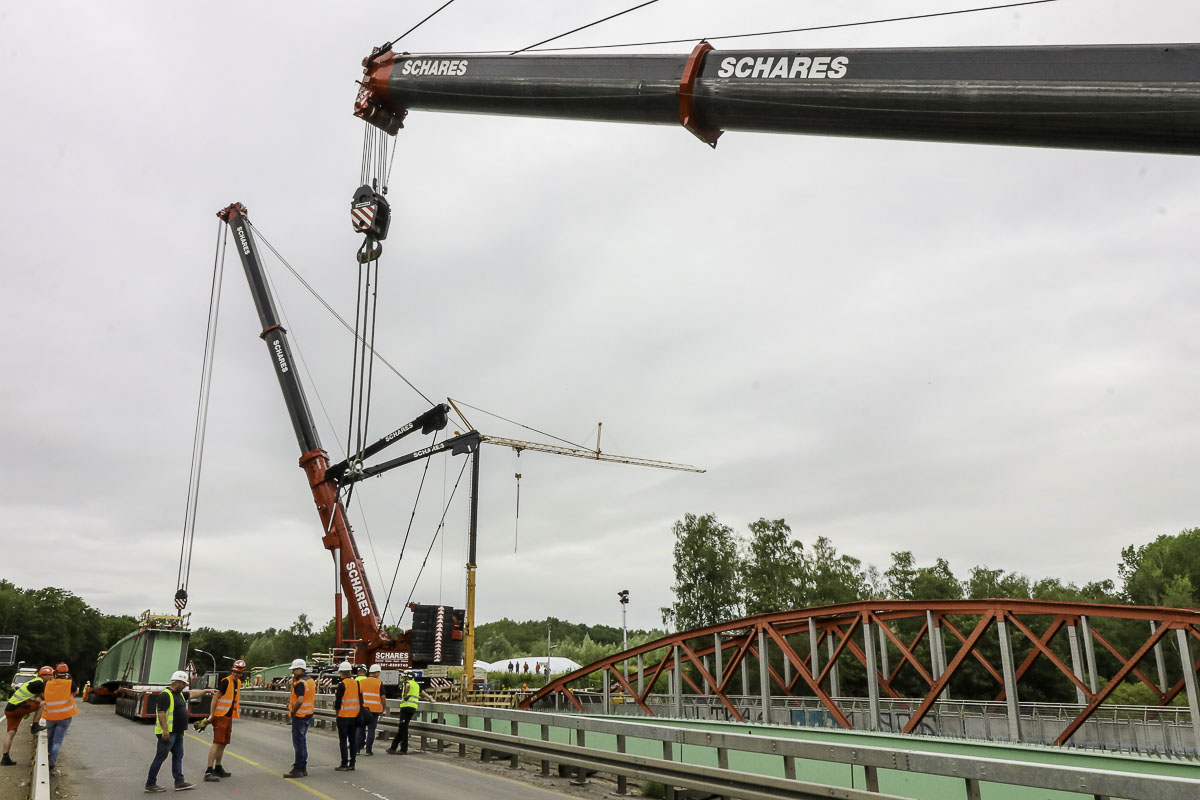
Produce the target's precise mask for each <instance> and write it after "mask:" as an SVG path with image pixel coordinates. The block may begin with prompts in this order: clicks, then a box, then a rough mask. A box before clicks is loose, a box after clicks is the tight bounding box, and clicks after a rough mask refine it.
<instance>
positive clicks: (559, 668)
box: [487, 656, 583, 674]
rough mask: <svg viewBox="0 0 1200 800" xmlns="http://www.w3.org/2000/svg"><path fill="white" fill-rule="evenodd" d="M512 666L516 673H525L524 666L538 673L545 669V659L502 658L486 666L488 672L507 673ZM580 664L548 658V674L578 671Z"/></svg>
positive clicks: (567, 659)
mask: <svg viewBox="0 0 1200 800" xmlns="http://www.w3.org/2000/svg"><path fill="white" fill-rule="evenodd" d="M509 664H512V665H513V669H514V670H515V671H516V672H521V673H523V672H525V665H526V664H528V665H529V671H530V672H539V671H541V670H543V669H545V666H546V657H545V656H541V657H540V658H539V657H538V656H521V657H519V658H504V659H501V660H500V661H493V662H492V663H491V664H488V668H487V670H488V672H508V671H509V670H508V665H509ZM581 666H583V665H582V664H577V663H575V662H574V661H572V660H571V659H569V658H559V657H558V656H551V657H550V672H551V674H555V673H559V672H571V671H572V670H577V669H579V668H580V667H581Z"/></svg>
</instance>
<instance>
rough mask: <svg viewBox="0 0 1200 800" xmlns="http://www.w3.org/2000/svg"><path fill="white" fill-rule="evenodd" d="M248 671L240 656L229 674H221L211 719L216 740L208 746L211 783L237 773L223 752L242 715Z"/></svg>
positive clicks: (207, 769)
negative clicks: (227, 767)
mask: <svg viewBox="0 0 1200 800" xmlns="http://www.w3.org/2000/svg"><path fill="white" fill-rule="evenodd" d="M245 671H246V662H245V661H242V660H241V659H240V658H239V659H238V660H237V661H235V662H233V667H232V668H231V669H230V672H229V674H228V675H226V676H225V677H224V678H221V682H220V683H218V684H217V691H216V694H214V695H213V699H212V708H211V709H209V712H208V720H209V722H210V723H212V729H213V743H212V747H210V748H209V749H208V766H207V767H205V769H204V780H205V781H206V782H208V783H214V782H217V781H220V780H221V778H232V777H233V775H232V774H231V773H229V772H226V771H225V768H224V767H222V766H221V756H222V755H223V754H224V753H225V745H227V744H229V740H230V737H231V736H232V735H233V721H234V720H235V719H240V718H241V716H242V714H241V706H240V704H239V703H238V701H239V700H240V699H241V696H242V673H244V672H245Z"/></svg>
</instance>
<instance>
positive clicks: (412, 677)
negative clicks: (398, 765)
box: [388, 670, 429, 756]
mask: <svg viewBox="0 0 1200 800" xmlns="http://www.w3.org/2000/svg"><path fill="white" fill-rule="evenodd" d="M400 685H401V686H402V687H403V688H402V690H401V693H400V727H399V730H397V731H396V738H395V739H393V740H392V746H391V747H389V748H388V753H389V754H391V755H396V753H397V750H396V748H397V747H398V748H400V750H399V753H400V755H402V756H406V755H408V723H409V721H410V720H411V719H412V718H413V716H414V715H415V714H416V713H417V701H418V700H420V699H421V697H422V694H423V693H422V692H421V684H419V683H417V676H416V673H414V672H412V671H411V670H410V671H408V672H405V673H403V676H402V678H401V681H400ZM424 697H425V699H426V700H428V699H429V695H424Z"/></svg>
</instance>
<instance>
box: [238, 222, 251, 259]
mask: <svg viewBox="0 0 1200 800" xmlns="http://www.w3.org/2000/svg"><path fill="white" fill-rule="evenodd" d="M237 232H238V241H239V242H241V243H242V252H243V253H245V254H246V255H250V242H248V241H246V229H245V228H243V227H242V226H241V225H239V226H238V229H237Z"/></svg>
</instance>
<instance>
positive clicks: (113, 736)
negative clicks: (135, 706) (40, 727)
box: [54, 703, 611, 800]
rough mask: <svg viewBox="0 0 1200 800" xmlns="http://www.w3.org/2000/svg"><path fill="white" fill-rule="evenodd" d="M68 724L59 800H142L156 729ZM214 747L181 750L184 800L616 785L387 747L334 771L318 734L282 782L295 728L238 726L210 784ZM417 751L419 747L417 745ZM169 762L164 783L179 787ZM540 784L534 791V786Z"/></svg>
mask: <svg viewBox="0 0 1200 800" xmlns="http://www.w3.org/2000/svg"><path fill="white" fill-rule="evenodd" d="M80 705H81V709H80V713H79V715H78V716H76V717H75V718H74V720H73V721H72V723H71V729H70V732H69V734H68V736H67V739H66V742H65V743H64V745H63V751H62V755H61V756H60V757H59V762H58V766H59V767H60V769H61V770H62V772H63V775H62V776H61V777H59V778H57V779H55V781H54V788H55V797H56V800H61V799H62V798H79V800H109V798H131V797H135V796H145V795H144V794H143V790H144V787H145V783H146V771H147V769H148V768H149V766H150V760H151V758H153V756H154V729H153V726H152V725H149V724H145V723H138V722H132V721H130V720H127V719H123V718H121V717H118V716H117V715H116V714H115V713H114V712H113V707H112V706H93V705H89V704H86V703H82V704H80ZM211 744H212V734H211V732H209V731H204V732H202V733H199V734H197V733H195V732H194V731H192V730H189V731H188V734H187V740H186V741H185V743H184V748H183V752H184V776H185V777H186V778H187V780H189V781H191V782H193V783H195V784H196V788H195V789H194V790H192V793H191V794H187V795H184V796H185V797H188V798H192V797H195V798H199V796H200V795H203V796H205V797H212V798H238V800H284V799H285V798H287V799H289V800H291V799H292V798H296V799H300V800H313V798H320V799H321V800H350V799H351V798H353V800H401V799H402V798H403V800H424V799H425V798H428V800H470V799H471V798H486V800H518V799H520V800H562V798H564V797H573V798H580V797H592V798H598V797H602V796H604V794H605V792H606V790H608V789H611V784H608V785H604V784H593V785H591V786H590V787H587V788H577V787H573V786H571V787H569V788H568V782H567V781H566V780H563V779H559V778H541V777H539V776H536V775H533V774H531V771H530V770H516V771H508V770H507V769H506V767H505V763H506V762H494V763H492V764H488V765H483V764H480V763H479V761H478V760H477V756H476V759H474V760H473V759H471V758H469V757H468V758H458V757H457V756H456V755H454V753H455V752H457V748H456V747H453V748H448V749H447V750H446V752H445V753H443V754H440V755H438V754H435V753H433V752H429V753H420V752H412V753H411V754H410V755H407V756H390V755H387V754H386V753H385V752H384V751H385V750H386V747H387V743H386V742H385V743H378V744H377V745H376V747H375V755H374V756H372V757H370V758H367V757H363V756H360V757H359V759H358V765H357V769H356V770H355V771H354V772H334V770H333V768H334V767H336V766H337V765H338V761H339V756H338V744H337V736H336V735H332V734H331V733H329V732H328V731H326V730H318V729H315V728H314V729H312V730H310V731H309V734H308V746H309V761H308V774H309V777H308V778H303V779H300V780H294V781H293V780H284V779H283V778H282V777H281V776H282V774H283V773H284V772H287V771H288V770H289V769H291V765H292V744H291V733H290V729H289V728H288V727H287V726H286V725H284V724H282V723H279V722H264V721H259V720H254V719H240V720H237V721H236V722H235V723H234V727H233V741H232V743H231V744H230V745H229V747H227V748H226V750H225V756H224V758H223V759H222V764H223V766H224V767H225V769H226V770H227V771H229V772H230V773H232V774H233V777H232V778H227V779H224V780H222V781H221V782H220V783H204V782H203V777H204V766H205V762H206V759H207V756H208V748H209V746H210V745H211ZM412 747H413V750H414V751H415V750H416V747H417V740H416V739H413V741H412ZM170 767H171V762H170V760H169V759H168V761H167V763H165V764H164V765H163V767H162V770H161V771H160V772H159V777H158V783H159V785H160V786H163V787H170V786H172V785H173V782H172V779H171V769H170ZM535 784H536V785H535Z"/></svg>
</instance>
